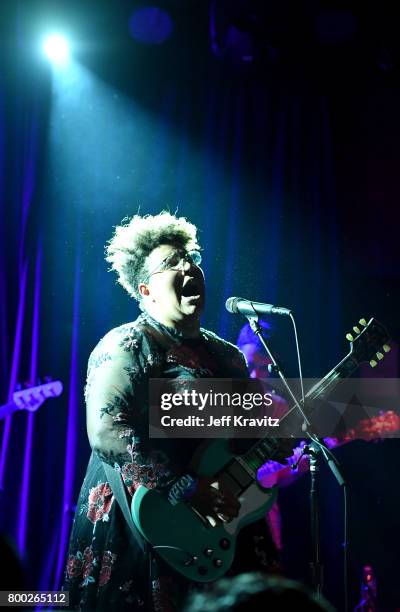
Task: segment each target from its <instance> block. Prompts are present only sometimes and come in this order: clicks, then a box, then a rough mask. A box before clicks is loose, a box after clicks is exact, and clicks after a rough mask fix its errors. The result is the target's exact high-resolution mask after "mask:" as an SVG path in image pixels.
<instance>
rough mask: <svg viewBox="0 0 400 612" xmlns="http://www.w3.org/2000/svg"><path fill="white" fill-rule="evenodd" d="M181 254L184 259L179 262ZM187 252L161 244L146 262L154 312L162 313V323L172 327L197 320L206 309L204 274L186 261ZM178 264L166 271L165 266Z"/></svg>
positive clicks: (149, 296)
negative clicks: (177, 323) (167, 323)
mask: <svg viewBox="0 0 400 612" xmlns="http://www.w3.org/2000/svg"><path fill="white" fill-rule="evenodd" d="M179 254H181V255H182V257H181V259H180V261H179ZM184 256H185V252H184V251H182V250H181V249H180V248H179V247H174V246H172V245H169V244H162V245H160V246H158V247H157V248H155V249H154V250H153V251H152V252H151V253H150V255H149V256H148V258H147V262H146V268H147V270H148V272H149V274H150V277H149V279H148V281H147V283H146V285H147V290H148V292H149V294H148V296H147V298H146V300H147V304H148V303H149V302H148V301H149V300H151V304H150V305H151V308H152V310H153V312H155V311H156V313H159V314H160V315H161V317H162V320H163V321H168V322H169V323H170V324H171V325H173V324H174V323H175V322H184V320H185V319H190V318H196V317H197V318H198V317H199V315H200V313H201V311H202V310H203V308H204V300H205V283H204V274H203V270H202V269H201V268H200V267H199V266H198V265H195V264H194V263H192V262H191V261H190V259H188V260H185V259H184ZM171 258H172V261H173V262H174V261H175V260H176V261H177V262H178V263H177V264H176V265H174V264H172V266H173V267H172V269H171V267H167V269H164V267H165V265H166V264H165V262H167V265H168V262H169V261H171ZM154 271H155V272H154ZM154 309H155V311H154Z"/></svg>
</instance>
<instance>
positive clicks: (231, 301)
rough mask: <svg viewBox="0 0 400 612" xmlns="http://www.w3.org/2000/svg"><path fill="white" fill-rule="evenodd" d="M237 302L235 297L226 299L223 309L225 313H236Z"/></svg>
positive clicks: (237, 299)
mask: <svg viewBox="0 0 400 612" xmlns="http://www.w3.org/2000/svg"><path fill="white" fill-rule="evenodd" d="M239 300H240V298H237V297H230V298H228V299H227V300H226V302H225V308H226V309H227V311H228V312H232V313H237V311H238V309H237V303H238V301H239Z"/></svg>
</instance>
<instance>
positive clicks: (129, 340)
mask: <svg viewBox="0 0 400 612" xmlns="http://www.w3.org/2000/svg"><path fill="white" fill-rule="evenodd" d="M119 346H120V347H121V348H123V349H124V351H131V350H133V349H137V348H139V340H138V337H137V332H136V331H134V330H129V331H128V333H127V334H126V336H124V338H122V340H121V342H120V343H119Z"/></svg>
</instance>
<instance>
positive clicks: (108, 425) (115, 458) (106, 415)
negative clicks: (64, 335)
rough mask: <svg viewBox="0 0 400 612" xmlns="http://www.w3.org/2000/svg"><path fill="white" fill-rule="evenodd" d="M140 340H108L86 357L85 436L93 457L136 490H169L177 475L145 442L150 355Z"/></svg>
mask: <svg viewBox="0 0 400 612" xmlns="http://www.w3.org/2000/svg"><path fill="white" fill-rule="evenodd" d="M142 336H143V334H140V333H139V332H135V331H134V330H129V332H126V333H122V334H119V335H118V334H116V333H115V330H114V331H113V332H110V334H107V336H105V338H103V340H102V341H101V342H100V343H99V344H98V345H97V347H96V348H95V350H94V351H93V353H92V354H91V356H90V359H89V364H88V376H87V384H86V388H85V400H86V413H87V432H88V437H89V443H90V446H91V447H92V450H93V451H94V453H95V454H96V455H97V456H98V457H99V458H100V459H101V460H102V461H105V462H106V463H108V464H110V465H111V466H112V467H114V468H115V469H116V470H118V471H120V473H121V475H122V477H123V480H124V482H125V485H126V486H127V488H128V490H129V492H130V493H131V494H132V493H133V492H134V491H135V489H136V488H137V486H139V485H141V484H142V485H145V486H147V487H149V488H161V489H162V488H164V487H168V488H169V487H170V486H171V485H172V484H173V483H174V481H176V478H177V477H179V476H180V475H181V474H177V473H176V472H175V471H174V469H173V467H172V465H171V462H170V461H169V459H168V457H167V456H166V454H165V452H163V451H161V450H157V449H156V448H152V446H151V445H150V444H149V441H148V422H147V410H146V406H145V404H146V402H147V401H148V400H147V393H148V377H149V374H148V371H149V369H150V365H151V363H152V359H153V357H152V355H151V354H150V353H149V351H148V348H147V350H146V347H144V346H143V344H144V342H143V338H142Z"/></svg>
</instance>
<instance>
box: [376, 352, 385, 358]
mask: <svg viewBox="0 0 400 612" xmlns="http://www.w3.org/2000/svg"><path fill="white" fill-rule="evenodd" d="M376 356H377V357H378V359H379V360H381V359H383V358H384V354H383V353H379V352H378V353H377V354H376Z"/></svg>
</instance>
